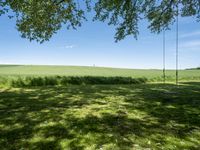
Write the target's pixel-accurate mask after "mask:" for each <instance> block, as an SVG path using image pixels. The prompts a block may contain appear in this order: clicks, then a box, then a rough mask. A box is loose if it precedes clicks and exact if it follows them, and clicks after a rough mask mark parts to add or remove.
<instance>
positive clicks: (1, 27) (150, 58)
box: [0, 16, 200, 69]
mask: <svg viewBox="0 0 200 150" xmlns="http://www.w3.org/2000/svg"><path fill="white" fill-rule="evenodd" d="M179 25H180V28H179V29H180V31H179V37H180V39H179V45H180V46H179V52H180V53H179V54H180V56H179V68H180V69H184V68H191V67H198V66H200V28H199V27H200V23H197V22H196V21H195V19H194V18H191V17H190V18H180V22H179ZM147 26H148V22H147V21H145V20H144V21H142V22H141V23H140V34H139V36H138V40H135V39H134V38H133V37H132V36H129V37H127V38H126V39H125V40H123V41H120V42H118V43H115V42H114V41H115V40H114V34H115V30H114V27H112V26H108V25H107V24H106V23H102V22H92V21H87V22H85V23H84V24H83V26H82V27H81V28H79V29H78V30H76V31H75V30H67V29H66V27H65V26H63V28H62V30H60V31H59V32H58V33H57V34H55V35H54V36H53V38H52V39H51V40H50V41H48V42H45V43H43V44H39V43H37V42H30V41H29V40H27V39H23V38H21V37H20V33H19V32H18V31H17V30H16V27H15V20H14V19H8V18H7V17H6V16H1V17H0V64H37V65H39V64H40V65H81V66H92V65H94V64H95V65H96V66H105V67H120V68H146V69H147V68H148V69H150V68H155V69H159V68H162V44H163V43H162V37H163V35H162V34H160V35H157V34H152V33H150V31H149V30H148V29H147ZM175 35H176V32H175V25H172V26H171V30H170V31H167V32H166V67H167V68H168V69H174V68H175V48H176V45H175V40H176V38H175Z"/></svg>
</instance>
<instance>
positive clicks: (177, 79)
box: [176, 4, 179, 85]
mask: <svg viewBox="0 0 200 150" xmlns="http://www.w3.org/2000/svg"><path fill="white" fill-rule="evenodd" d="M178 13H179V11H178V4H177V16H176V85H178V82H179V78H178V75H179V74H178V73H179V72H178V38H179V35H178V31H179V24H178V21H179V20H178Z"/></svg>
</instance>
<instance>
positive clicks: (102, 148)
mask: <svg viewBox="0 0 200 150" xmlns="http://www.w3.org/2000/svg"><path fill="white" fill-rule="evenodd" d="M174 75H175V72H174V71H172V70H169V71H167V81H168V82H167V83H166V84H163V83H162V82H161V81H162V71H161V70H134V69H133V70H132V69H113V68H96V67H66V66H6V65H1V66H0V76H1V84H0V85H1V86H0V87H1V88H0V149H1V150H9V149H12V150H13V149H16V150H19V149H21V150H26V149H35V150H36V149H37V150H38V149H47V150H49V149H58V150H59V149H69V150H73V149H74V150H77V149H80V150H81V149H88V150H96V149H99V150H111V149H113V150H126V149H127V150H129V149H130V150H132V149H133V150H140V149H142V150H143V149H152V150H154V149H155V150H156V149H158V150H159V149H167V150H174V149H180V150H183V149H193V150H199V149H200V70H182V71H180V84H179V86H176V85H175V84H174V83H172V81H173V80H174ZM47 76H49V78H48V77H47ZM57 76H59V77H57ZM63 76H70V77H73V76H74V77H75V76H77V77H79V78H70V80H69V79H68V78H66V79H67V81H66V84H60V83H62V82H61V81H62V80H61V79H63V78H64V77H63ZM80 76H83V77H84V76H86V77H85V78H82V77H80ZM89 76H90V77H89ZM91 76H93V78H91ZM26 77H29V79H30V82H29V80H27V79H26ZM30 77H31V78H30ZM119 77H120V78H119ZM129 77H131V79H130V78H129ZM140 78H141V79H140ZM143 78H145V79H147V80H143ZM6 79H8V80H9V81H12V83H13V84H14V83H19V82H18V80H19V79H20V83H21V84H18V86H13V84H6V83H3V82H5V80H6ZM64 79H65V78H64ZM94 79H95V82H94V81H93V80H94ZM57 80H59V84H58V82H57ZM88 80H89V81H88ZM14 81H15V82H14ZM32 81H35V82H36V81H37V82H38V84H37V85H33V84H30V83H32ZM47 81H48V82H47ZM72 81H73V82H72ZM97 81H98V82H97ZM26 82H28V83H26ZM41 82H42V83H43V84H41V85H40V83H41ZM44 82H45V83H48V84H44ZM101 82H102V83H105V84H100V83H101ZM22 83H23V84H22ZM82 83H84V84H82ZM95 83H96V84H95ZM23 85H24V86H23Z"/></svg>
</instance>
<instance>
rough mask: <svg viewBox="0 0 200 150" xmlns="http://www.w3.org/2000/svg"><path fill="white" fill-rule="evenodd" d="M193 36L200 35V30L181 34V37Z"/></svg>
mask: <svg viewBox="0 0 200 150" xmlns="http://www.w3.org/2000/svg"><path fill="white" fill-rule="evenodd" d="M192 36H200V31H194V32H190V33H184V34H181V35H180V37H181V38H187V37H192Z"/></svg>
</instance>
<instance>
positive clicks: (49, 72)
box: [0, 65, 200, 81]
mask: <svg viewBox="0 0 200 150" xmlns="http://www.w3.org/2000/svg"><path fill="white" fill-rule="evenodd" d="M17 75H19V76H54V75H60V76H106V77H110V76H122V77H133V78H139V77H145V78H148V79H149V80H152V81H153V80H155V81H162V70H155V69H149V70H147V69H146V70H145V69H120V68H104V67H82V66H31V65H27V66H25V65H0V76H6V77H7V76H17ZM166 76H167V79H168V80H169V81H170V80H171V81H172V80H174V79H175V71H174V70H167V71H166ZM179 76H180V80H182V81H183V80H200V70H180V71H179Z"/></svg>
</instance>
